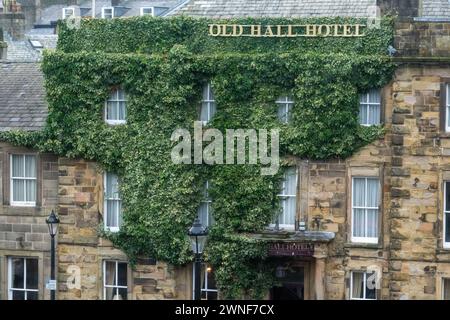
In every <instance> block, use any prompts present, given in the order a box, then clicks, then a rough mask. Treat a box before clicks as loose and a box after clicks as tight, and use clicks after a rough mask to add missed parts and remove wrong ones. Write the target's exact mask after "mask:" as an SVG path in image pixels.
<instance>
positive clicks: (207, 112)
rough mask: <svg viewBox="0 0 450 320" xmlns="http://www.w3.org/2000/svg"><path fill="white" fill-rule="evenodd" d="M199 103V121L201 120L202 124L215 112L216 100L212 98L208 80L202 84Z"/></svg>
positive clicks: (212, 94)
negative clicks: (200, 105)
mask: <svg viewBox="0 0 450 320" xmlns="http://www.w3.org/2000/svg"><path fill="white" fill-rule="evenodd" d="M201 103H202V107H201V112H200V121H203V124H207V123H208V122H209V121H211V119H212V117H213V116H214V114H215V113H216V101H215V99H214V93H213V90H212V87H211V83H209V82H208V83H206V84H205V85H204V86H203V95H202V102H201Z"/></svg>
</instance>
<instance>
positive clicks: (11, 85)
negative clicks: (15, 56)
mask: <svg viewBox="0 0 450 320" xmlns="http://www.w3.org/2000/svg"><path fill="white" fill-rule="evenodd" d="M47 113H48V110H47V104H46V102H45V93H44V77H43V74H42V71H41V70H40V66H39V64H38V63H35V62H20V63H15V62H0V131H7V130H12V129H22V130H27V131H35V130H39V129H41V128H42V127H43V126H44V123H45V120H46V118H47Z"/></svg>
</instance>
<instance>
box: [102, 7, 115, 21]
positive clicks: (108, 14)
mask: <svg viewBox="0 0 450 320" xmlns="http://www.w3.org/2000/svg"><path fill="white" fill-rule="evenodd" d="M112 18H114V8H113V7H103V8H102V19H112Z"/></svg>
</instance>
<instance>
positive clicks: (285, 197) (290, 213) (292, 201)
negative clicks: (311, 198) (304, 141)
mask: <svg viewBox="0 0 450 320" xmlns="http://www.w3.org/2000/svg"><path fill="white" fill-rule="evenodd" d="M296 194H297V171H296V169H295V168H288V169H287V170H286V172H285V173H284V179H283V181H282V190H281V194H280V195H279V197H280V205H281V209H282V212H281V213H280V216H279V217H278V223H279V224H288V225H294V224H295V216H296V208H297V203H296Z"/></svg>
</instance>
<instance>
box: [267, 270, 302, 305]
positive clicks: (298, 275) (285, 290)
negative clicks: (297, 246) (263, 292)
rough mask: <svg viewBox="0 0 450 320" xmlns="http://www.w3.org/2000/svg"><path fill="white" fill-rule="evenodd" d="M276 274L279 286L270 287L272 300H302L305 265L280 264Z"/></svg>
mask: <svg viewBox="0 0 450 320" xmlns="http://www.w3.org/2000/svg"><path fill="white" fill-rule="evenodd" d="M276 276H277V278H278V280H279V282H280V284H281V286H276V287H273V288H272V292H271V297H272V299H273V300H304V299H305V267H304V266H291V265H289V264H286V265H280V266H278V268H277V271H276Z"/></svg>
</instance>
